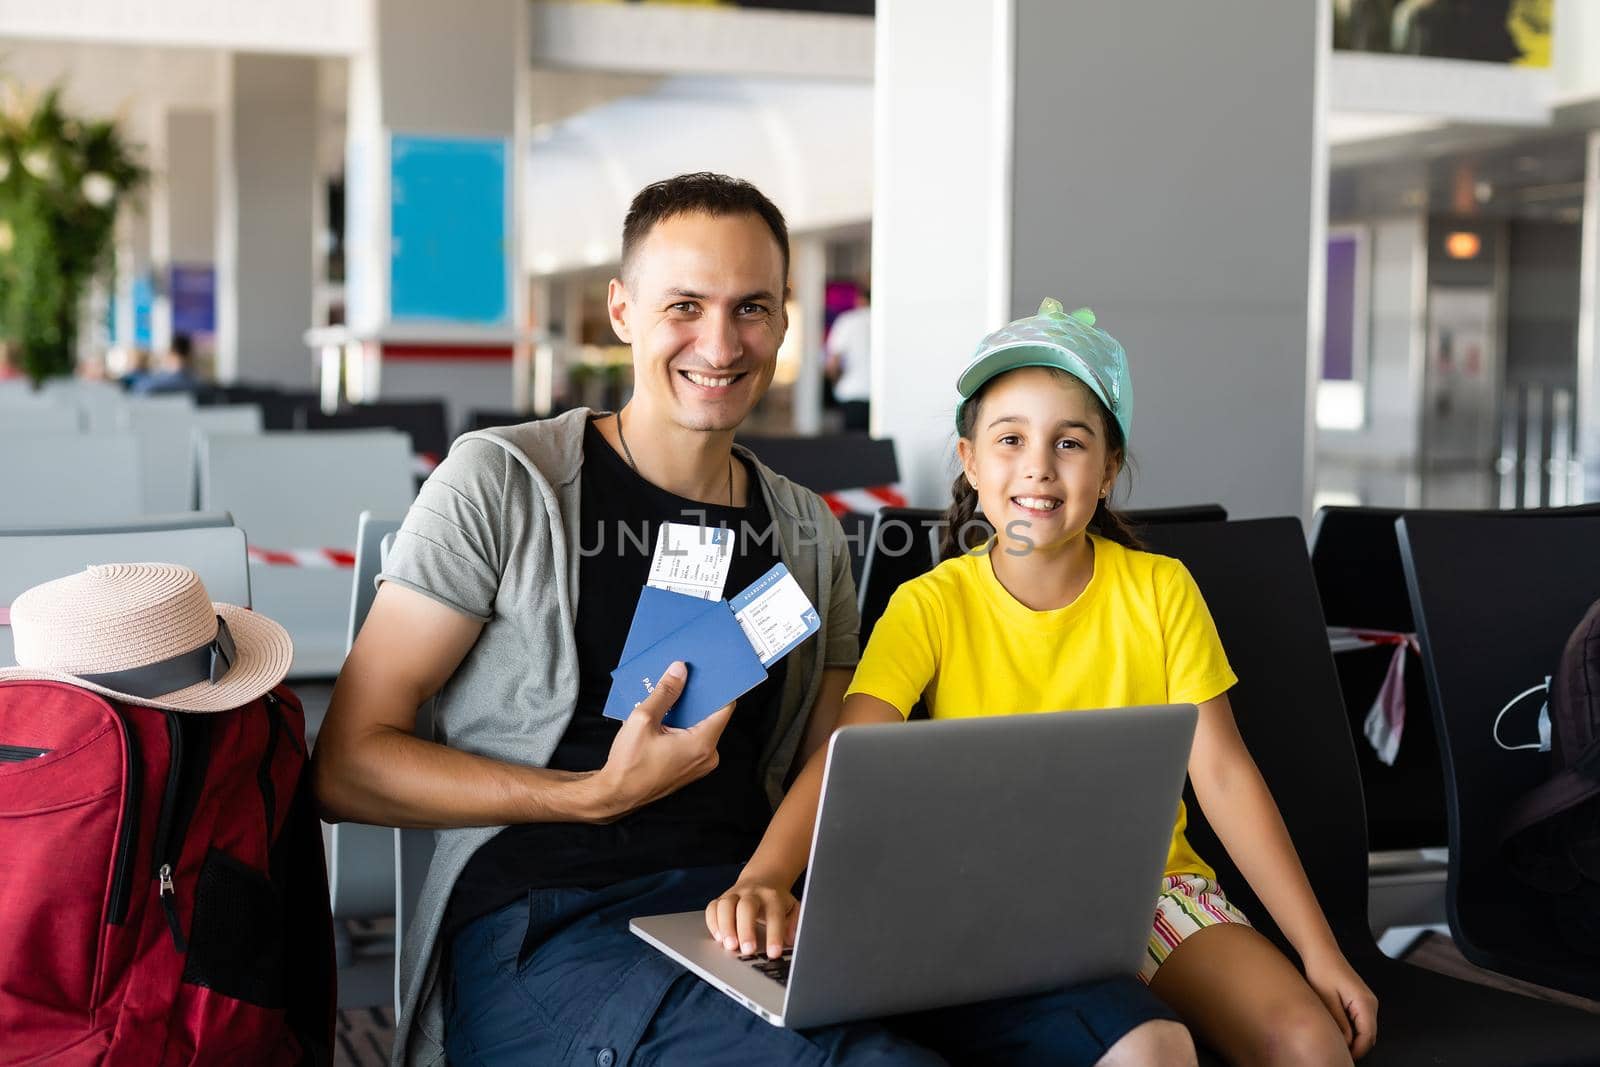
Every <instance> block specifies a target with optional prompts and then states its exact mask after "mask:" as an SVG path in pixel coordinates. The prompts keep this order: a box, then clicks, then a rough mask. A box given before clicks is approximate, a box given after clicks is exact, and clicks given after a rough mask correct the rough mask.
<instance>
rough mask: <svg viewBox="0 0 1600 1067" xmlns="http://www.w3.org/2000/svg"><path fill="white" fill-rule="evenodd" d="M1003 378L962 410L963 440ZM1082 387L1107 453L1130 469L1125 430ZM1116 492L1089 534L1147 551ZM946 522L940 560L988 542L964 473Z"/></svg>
mask: <svg viewBox="0 0 1600 1067" xmlns="http://www.w3.org/2000/svg"><path fill="white" fill-rule="evenodd" d="M1051 373H1053V374H1058V375H1060V376H1061V377H1063V378H1069V379H1071V380H1072V381H1074V382H1076V381H1078V379H1077V378H1075V377H1073V376H1072V375H1070V374H1068V373H1067V372H1066V371H1059V370H1055V369H1053V368H1051ZM1003 377H1005V375H1003V374H1001V375H996V376H995V377H994V378H990V379H989V380H988V381H987V382H984V383H983V385H982V386H980V387H979V388H978V391H977V392H976V393H973V394H972V398H971V399H970V400H968V401H967V403H966V406H965V407H963V408H962V410H961V425H960V427H959V431H958V432H959V433H960V435H961V436H962V437H965V438H966V439H967V440H969V441H970V440H971V439H972V426H973V424H974V423H975V422H976V421H977V418H978V408H979V406H980V405H981V404H982V403H983V396H984V394H985V393H987V392H988V391H989V387H990V386H991V385H993V384H994V383H995V382H996V381H998V380H999V379H1000V378H1003ZM1079 384H1080V385H1081V384H1082V383H1081V382H1080V383H1079ZM1083 388H1084V391H1085V392H1086V393H1088V394H1089V396H1090V398H1091V399H1092V400H1093V401H1094V406H1095V410H1096V411H1098V412H1099V413H1100V425H1102V426H1104V427H1105V431H1106V450H1107V452H1108V453H1109V454H1111V455H1114V456H1121V457H1122V464H1123V466H1124V467H1130V468H1131V466H1132V464H1133V459H1132V457H1131V456H1129V455H1128V446H1127V442H1126V441H1124V440H1123V438H1122V427H1121V426H1119V425H1118V424H1117V420H1116V419H1114V418H1112V417H1111V412H1109V411H1107V410H1106V406H1105V404H1104V403H1102V402H1101V400H1100V398H1099V397H1097V396H1095V395H1094V390H1092V389H1090V388H1089V387H1088V386H1084V387H1083ZM1115 493H1116V484H1115V483H1113V484H1112V487H1111V493H1109V494H1107V496H1106V498H1105V499H1104V500H1101V501H1099V502H1098V503H1097V504H1096V505H1095V509H1094V516H1093V517H1092V518H1090V520H1089V531H1090V532H1091V533H1096V534H1099V535H1100V536H1101V537H1104V538H1105V539H1106V540H1108V541H1115V542H1116V543H1117V544H1119V545H1122V546H1124V547H1125V548H1136V549H1142V548H1144V541H1143V540H1141V539H1140V537H1139V531H1138V530H1137V529H1136V528H1135V527H1134V526H1133V524H1132V523H1130V522H1128V520H1127V518H1126V517H1125V516H1123V514H1122V513H1121V512H1119V511H1117V510H1116V509H1115V508H1113V507H1112V506H1111V496H1112V495H1113V494H1115ZM944 519H945V522H944V537H943V539H942V541H941V543H940V546H939V558H940V559H941V560H946V559H954V558H955V557H957V556H962V555H965V554H967V553H968V552H971V551H973V550H974V549H976V548H978V547H979V546H981V545H982V544H983V543H984V542H985V541H987V540H988V539H989V535H990V533H991V532H992V531H991V528H990V526H989V524H988V523H986V522H984V521H983V520H982V519H980V518H978V491H977V490H976V489H974V488H973V487H972V483H970V482H968V481H967V475H966V472H965V471H963V472H962V473H960V474H957V475H956V480H955V481H954V482H952V483H951V485H950V508H949V510H948V511H946V512H945V515H944Z"/></svg>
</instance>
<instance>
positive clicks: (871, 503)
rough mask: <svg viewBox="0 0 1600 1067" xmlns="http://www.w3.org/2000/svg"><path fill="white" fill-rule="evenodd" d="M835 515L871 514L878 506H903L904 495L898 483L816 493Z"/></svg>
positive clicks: (904, 504) (904, 503) (904, 501)
mask: <svg viewBox="0 0 1600 1067" xmlns="http://www.w3.org/2000/svg"><path fill="white" fill-rule="evenodd" d="M818 495H820V496H821V497H822V499H823V500H824V501H825V502H826V503H827V505H828V508H829V510H830V511H832V512H833V513H834V514H835V515H846V514H849V513H851V512H854V513H856V514H857V515H871V514H873V513H874V512H876V511H877V510H878V509H879V508H903V507H905V506H906V497H905V494H904V493H903V492H901V490H900V486H899V485H869V486H867V487H866V488H864V489H836V490H834V491H833V492H831V493H821V494H818Z"/></svg>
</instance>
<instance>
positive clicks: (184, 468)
mask: <svg viewBox="0 0 1600 1067" xmlns="http://www.w3.org/2000/svg"><path fill="white" fill-rule="evenodd" d="M194 415H195V406H194V400H193V398H192V397H190V396H189V395H188V394H186V393H167V394H163V395H159V396H130V397H128V399H127V403H126V404H125V405H124V407H123V408H122V410H121V412H120V413H119V414H118V416H117V429H119V430H121V431H123V432H125V433H131V434H133V435H134V436H135V437H137V438H138V439H139V462H140V468H141V470H142V472H143V482H144V506H143V510H144V511H147V512H150V513H152V514H161V513H164V512H172V511H183V510H185V509H186V508H193V507H194V501H195V487H194V442H193V435H194V426H195V420H194Z"/></svg>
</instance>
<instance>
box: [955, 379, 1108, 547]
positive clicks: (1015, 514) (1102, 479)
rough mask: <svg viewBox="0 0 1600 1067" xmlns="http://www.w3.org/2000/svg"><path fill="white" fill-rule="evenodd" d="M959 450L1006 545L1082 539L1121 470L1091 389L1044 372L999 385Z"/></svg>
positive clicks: (985, 397) (1049, 544)
mask: <svg viewBox="0 0 1600 1067" xmlns="http://www.w3.org/2000/svg"><path fill="white" fill-rule="evenodd" d="M957 448H958V450H959V452H960V456H961V466H962V468H963V469H964V470H965V471H966V474H967V479H968V481H969V482H970V483H972V484H973V485H975V486H976V487H977V490H978V501H979V503H980V504H982V506H983V514H984V516H985V517H986V518H988V520H989V521H990V522H991V523H992V524H993V525H994V527H995V529H996V530H997V531H999V533H1000V535H1001V540H1002V543H1004V542H1006V541H1013V542H1019V543H1022V544H1024V545H1031V546H1032V547H1033V548H1055V547H1060V546H1062V545H1065V544H1066V543H1068V542H1070V541H1071V540H1072V539H1074V538H1076V537H1079V536H1081V535H1082V534H1083V531H1084V529H1085V528H1086V527H1087V526H1088V525H1089V520H1090V519H1092V518H1093V517H1094V512H1095V507H1096V505H1097V504H1099V502H1100V498H1101V496H1103V495H1104V494H1106V493H1109V492H1110V491H1111V486H1112V483H1114V482H1115V481H1116V480H1117V471H1118V470H1119V469H1120V468H1121V463H1122V461H1121V457H1120V456H1117V455H1114V454H1112V453H1111V451H1110V448H1109V443H1108V441H1107V439H1106V427H1105V424H1104V422H1103V421H1102V419H1101V414H1100V408H1099V403H1098V401H1096V400H1095V398H1094V395H1093V394H1092V393H1090V392H1089V387H1088V386H1086V385H1084V384H1083V383H1082V382H1080V381H1078V380H1077V379H1076V378H1073V377H1072V376H1070V375H1068V374H1064V373H1060V372H1056V371H1051V370H1048V369H1046V368H1044V367H1023V368H1021V369H1020V370H1014V371H1010V372H1008V373H1006V374H1005V375H1003V376H1001V377H999V378H997V379H995V380H994V382H993V383H992V384H991V385H990V386H989V388H988V391H987V392H986V393H984V395H983V398H982V400H981V401H980V402H979V404H978V409H977V411H976V412H975V417H974V419H973V425H972V432H971V437H970V438H966V437H964V438H962V439H961V440H960V442H959V443H958V445H957Z"/></svg>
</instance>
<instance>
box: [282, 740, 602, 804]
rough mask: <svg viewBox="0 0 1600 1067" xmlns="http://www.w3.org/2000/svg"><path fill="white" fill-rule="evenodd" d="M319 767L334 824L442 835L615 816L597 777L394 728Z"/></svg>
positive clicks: (317, 778) (318, 780) (317, 779)
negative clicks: (445, 830) (442, 831)
mask: <svg viewBox="0 0 1600 1067" xmlns="http://www.w3.org/2000/svg"><path fill="white" fill-rule="evenodd" d="M353 740H354V739H341V741H342V743H340V744H338V746H337V748H336V749H335V753H337V755H336V756H327V755H325V754H323V753H321V752H320V749H321V748H322V744H321V740H319V744H318V749H319V753H318V755H317V757H316V758H314V759H313V762H312V774H313V779H312V781H313V784H314V787H315V790H316V795H317V800H318V804H319V806H320V807H321V810H322V816H323V818H324V819H327V820H328V821H330V822H364V823H372V824H375V825H379V826H403V827H423V828H441V827H455V826H508V825H511V824H514V823H526V822H604V821H606V820H608V819H611V818H614V817H616V815H617V814H620V813H619V812H615V811H612V810H610V806H609V805H608V804H607V803H606V798H605V797H604V796H603V795H602V792H601V790H599V789H598V788H596V785H597V783H595V782H594V781H593V779H594V773H593V772H579V771H554V770H548V769H546V768H542V767H526V766H522V765H519V764H514V763H506V762H503V761H500V760H496V759H491V758H489V757H487V756H478V755H474V754H472V753H470V752H462V751H460V750H458V749H453V748H448V747H446V746H444V745H440V744H437V743H435V742H433V741H427V740H424V739H423V738H420V737H416V736H414V735H412V734H410V733H407V732H405V731H403V730H397V729H394V728H392V727H382V726H379V727H373V728H371V729H370V731H369V732H367V733H366V735H365V736H363V737H362V738H360V739H359V742H358V743H352V741H353Z"/></svg>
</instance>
